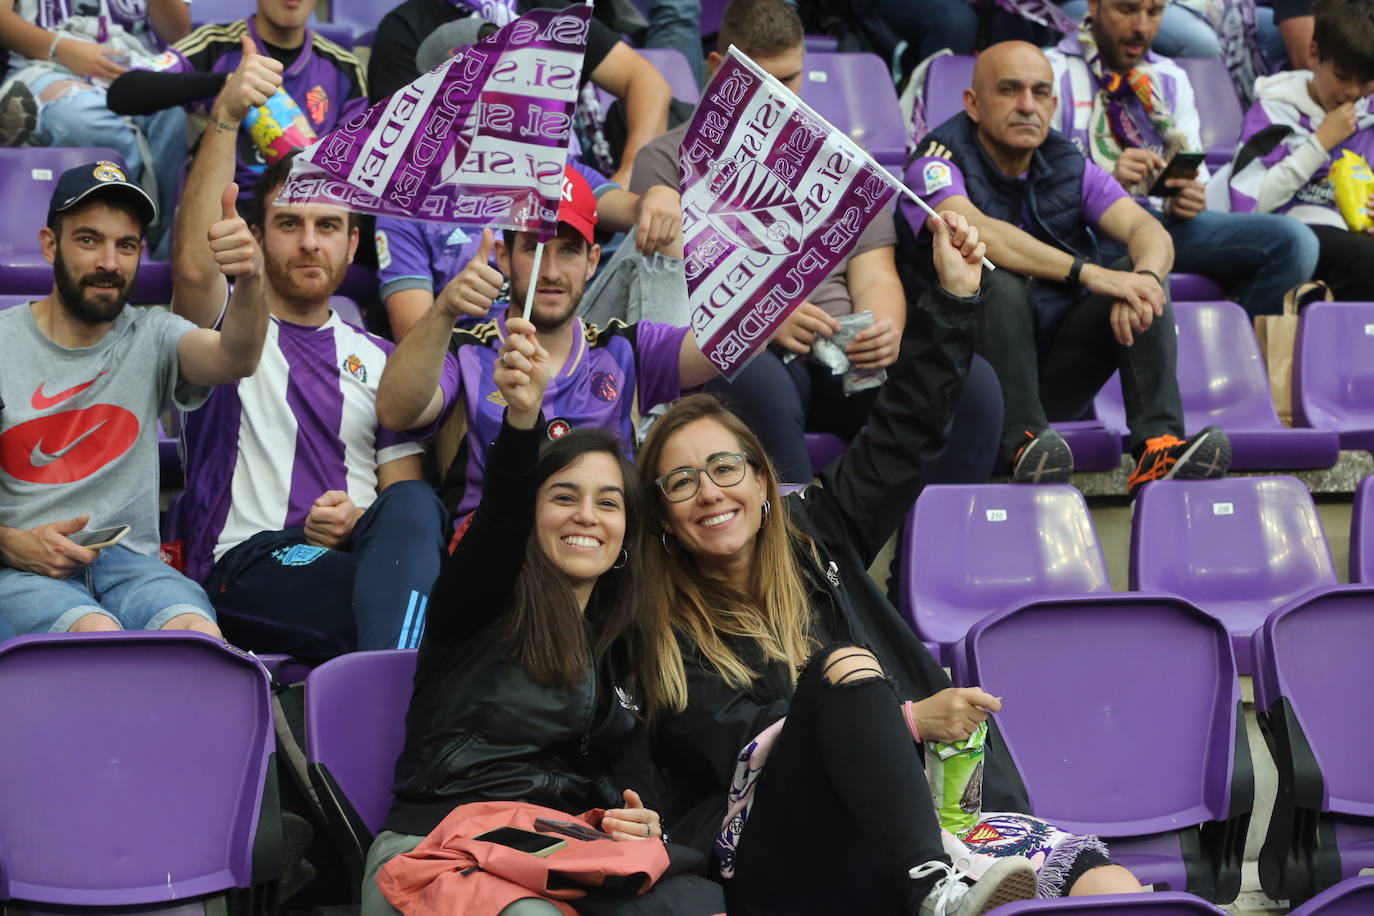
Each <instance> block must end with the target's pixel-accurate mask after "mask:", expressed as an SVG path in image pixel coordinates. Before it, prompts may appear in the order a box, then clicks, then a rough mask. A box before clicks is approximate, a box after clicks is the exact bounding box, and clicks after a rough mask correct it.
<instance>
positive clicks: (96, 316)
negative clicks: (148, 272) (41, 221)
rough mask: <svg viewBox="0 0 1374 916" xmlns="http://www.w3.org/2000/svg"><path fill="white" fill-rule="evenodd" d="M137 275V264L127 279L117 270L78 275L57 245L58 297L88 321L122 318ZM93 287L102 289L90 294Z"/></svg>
mask: <svg viewBox="0 0 1374 916" xmlns="http://www.w3.org/2000/svg"><path fill="white" fill-rule="evenodd" d="M137 277H138V268H137V267H135V268H134V272H133V274H132V275H131V276H129V277H128V278H127V279H125V277H124V275H123V274H120V273H118V272H117V271H103V270H97V271H92V272H91V273H88V274H84V275H82V276H80V277H77V276H75V275H73V274H72V272H71V271H70V270H69V269H68V268H67V261H66V259H65V258H63V257H62V246H60V245H59V246H58V247H57V255H56V257H54V258H53V280H54V282H55V283H56V285H57V298H58V300H59V301H60V302H61V303H62V307H63V308H64V309H66V311H67V314H68V315H71V316H72V318H74V319H76V320H77V321H79V322H81V323H82V324H86V325H98V324H105V323H107V322H111V321H114V320H115V319H116V318H118V317H119V313H120V312H122V311H123V310H124V304H125V303H126V302H128V301H129V293H130V292H132V290H133V286H134V280H135V278H137ZM97 284H110V285H108V286H97ZM92 288H96V289H98V291H97V292H95V293H94V294H93V295H87V291H88V290H91V289H92Z"/></svg>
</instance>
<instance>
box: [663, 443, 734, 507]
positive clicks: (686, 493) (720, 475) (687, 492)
mask: <svg viewBox="0 0 1374 916" xmlns="http://www.w3.org/2000/svg"><path fill="white" fill-rule="evenodd" d="M748 466H749V456H748V455H746V454H744V453H743V452H726V453H722V454H719V455H712V456H711V458H710V460H708V461H707V462H706V463H705V464H704V465H702V466H701V467H699V468H673V470H671V471H669V472H668V473H666V474H664V475H663V476H662V477H660V478H658V479H657V480H655V481H654V483H656V484H658V488H659V489H660V490H661V491H663V495H664V496H665V497H667V499H668V501H669V502H674V503H680V502H683V501H684V500H688V499H691V498H692V497H693V496H696V495H697V490H699V489H701V472H702V471H705V472H706V474H707V476H708V477H710V478H711V482H712V483H714V484H715V485H716V486H718V487H733V486H734V485H735V484H737V483H739V482H740V481H741V480H743V479H744V469H745V468H746V467H748Z"/></svg>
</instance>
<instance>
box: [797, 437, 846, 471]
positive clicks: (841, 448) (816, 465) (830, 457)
mask: <svg viewBox="0 0 1374 916" xmlns="http://www.w3.org/2000/svg"><path fill="white" fill-rule="evenodd" d="M848 449H849V443H848V442H846V441H844V440H843V439H841V438H840V437H839V436H837V435H835V434H834V433H807V434H806V454H807V457H809V458H810V459H811V472H812V473H813V474H819V473H820V472H821V471H823V470H825V468H827V467H828V466H829V465H830V462H832V461H834V460H835V459H836V458H838V457H840V456H841V455H843V454H844V453H845V452H846V451H847V450H848ZM806 482H807V483H810V481H806Z"/></svg>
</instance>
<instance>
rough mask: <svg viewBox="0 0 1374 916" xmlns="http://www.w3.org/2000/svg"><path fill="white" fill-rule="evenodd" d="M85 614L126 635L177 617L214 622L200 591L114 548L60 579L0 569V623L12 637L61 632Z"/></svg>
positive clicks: (158, 565)
mask: <svg viewBox="0 0 1374 916" xmlns="http://www.w3.org/2000/svg"><path fill="white" fill-rule="evenodd" d="M87 614H104V615H105V616H106V617H109V618H110V619H112V620H114V621H115V622H117V623H118V624H119V625H120V626H121V627H123V628H124V629H126V630H160V629H162V628H163V627H164V626H166V625H167V621H169V620H171V619H172V618H173V617H179V616H181V615H182V614H199V615H200V616H201V617H204V618H205V619H206V620H209V621H214V619H215V609H214V607H213V606H212V605H211V604H210V599H209V598H207V597H206V595H205V590H204V589H203V588H201V587H200V586H199V585H197V584H196V583H195V582H192V581H191V580H190V579H188V578H186V577H185V576H183V575H182V574H181V573H179V572H177V571H176V570H175V569H173V568H172V567H170V566H168V565H167V564H166V563H163V562H162V561H161V560H160V559H158V558H157V557H148V556H144V555H143V554H141V553H135V552H134V551H132V550H130V549H129V548H127V547H124V546H122V545H120V544H116V545H115V546H113V547H106V548H105V549H104V550H101V551H100V552H99V553H98V555H97V556H96V558H95V562H93V563H92V564H91V565H90V566H88V567H86V568H85V569H84V570H82V571H81V572H79V573H77V574H76V575H74V576H71V577H69V578H66V579H53V578H51V577H49V576H40V575H36V574H34V573H29V572H23V571H21V570H18V569H9V568H0V618H3V619H4V620H5V621H7V622H8V623H9V625H10V626H12V627H13V628H14V630H15V632H16V633H18V634H20V635H25V634H29V633H65V632H67V630H69V629H71V626H72V624H74V623H76V622H77V621H78V620H80V619H81V618H82V617H85V616H86V615H87Z"/></svg>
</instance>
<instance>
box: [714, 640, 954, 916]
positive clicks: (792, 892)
mask: <svg viewBox="0 0 1374 916" xmlns="http://www.w3.org/2000/svg"><path fill="white" fill-rule="evenodd" d="M865 651H866V650H863V649H859V648H857V647H854V646H852V645H848V644H844V643H835V644H832V645H830V646H827V647H826V648H824V649H822V650H821V651H819V652H817V653H816V654H815V655H814V656H812V658H811V660H810V661H809V662H808V663H807V665H806V667H805V668H804V669H803V670H802V673H801V677H800V678H798V680H797V690H796V693H795V694H794V695H793V697H792V703H791V709H790V711H789V712H788V715H787V721H786V723H785V724H784V725H783V728H782V732H781V733H780V734H779V735H778V738H777V742H776V743H775V744H774V746H773V748H772V750H771V751H770V752H769V755H768V764H767V766H766V767H765V768H764V772H763V776H762V777H761V779H760V781H759V784H758V787H757V789H756V790H755V797H754V805H753V808H752V809H751V811H750V815H749V822H748V825H747V827H746V828H745V830H744V832H743V834H742V835H741V836H740V840H739V846H738V849H737V852H736V859H735V875H734V877H733V878H731V879H729V880H728V881H726V882H725V884H726V889H725V896H726V902H727V904H728V909H729V912H730V914H731V916H763V914H778V916H782V914H787V916H802V914H812V913H814V914H832V913H884V914H897V913H903V912H906V913H914V912H916V909H917V907H918V906H919V904H920V901H921V900H922V899H924V897H925V895H926V893H927V892H928V891H929V889H930V887H931V885H932V884H933V883H934V881H935V879H934V878H926V879H924V880H923V881H920V882H917V881H913V880H912V879H911V878H909V877H907V871H908V870H909V869H911V868H913V867H915V866H917V865H920V864H922V863H924V862H929V861H931V860H940V861H943V862H949V858H948V857H947V856H946V855H945V854H944V851H943V847H942V844H941V842H940V826H939V821H938V820H937V819H936V815H935V808H934V805H933V803H932V802H931V797H930V788H929V786H928V785H927V784H926V779H925V769H924V767H923V765H922V762H921V758H920V754H919V753H918V752H917V750H916V745H915V743H914V742H913V741H912V740H911V733H910V732H909V731H908V730H907V726H906V722H905V721H904V720H903V718H902V712H901V708H900V707H899V705H898V698H897V696H896V695H895V693H894V692H893V689H892V685H891V684H890V683H889V682H888V681H887V680H886V679H885V678H882V677H879V676H877V675H876V673H870V672H871V671H872V669H871V668H870V669H869V670H867V671H866V670H864V669H865V667H866V666H865V665H863V664H859V665H856V666H855V667H856V669H858V670H855V671H853V672H852V673H851V674H850V676H849V677H847V678H845V679H843V682H842V683H841V684H839V685H838V686H837V685H833V684H830V683H828V682H827V680H826V669H827V666H828V665H829V664H830V663H831V662H832V661H836V660H840V659H842V658H843V657H844V656H847V655H853V654H855V653H863V652H865ZM870 664H871V663H870ZM833 670H834V669H832V671H833Z"/></svg>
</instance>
